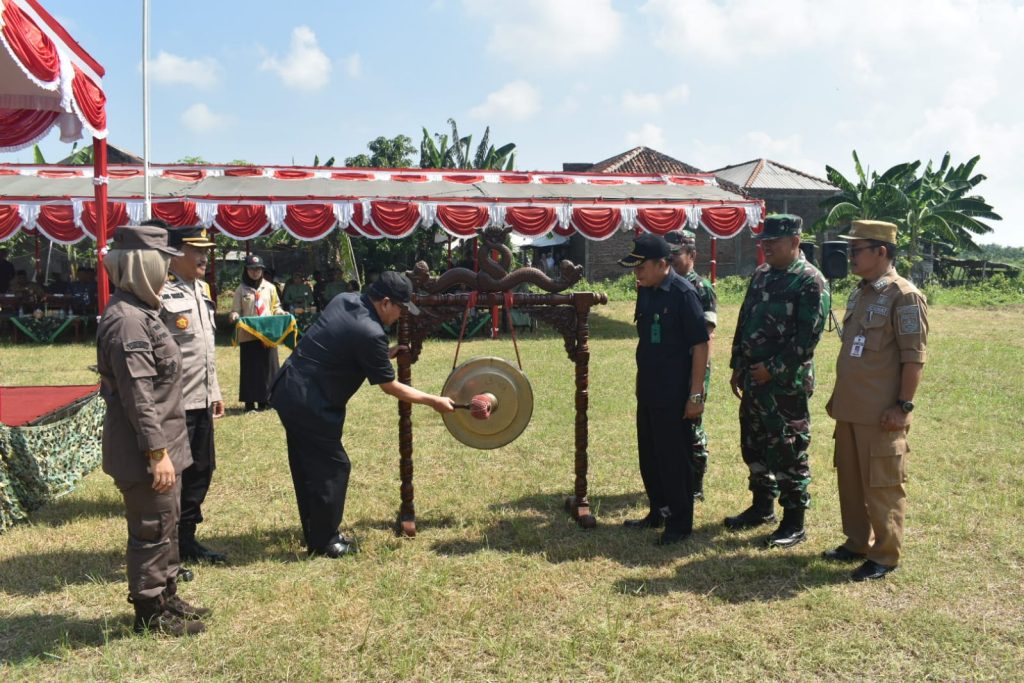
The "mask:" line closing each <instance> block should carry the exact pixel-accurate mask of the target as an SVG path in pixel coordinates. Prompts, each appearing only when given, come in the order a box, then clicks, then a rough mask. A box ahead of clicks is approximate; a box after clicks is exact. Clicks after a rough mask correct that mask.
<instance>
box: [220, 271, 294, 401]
mask: <svg viewBox="0 0 1024 683" xmlns="http://www.w3.org/2000/svg"><path fill="white" fill-rule="evenodd" d="M264 269H265V266H264V263H263V259H262V258H260V257H259V256H257V255H256V254H250V255H249V256H247V257H246V258H245V272H244V273H242V284H241V285H239V287H238V289H236V290H235V299H234V302H233V303H232V304H231V318H230V319H231V322H233V323H234V322H237V321H238V319H239V318H243V317H250V316H264V315H284V309H283V308H281V301H280V299H279V298H278V296H277V287H275V286H274V285H273V284H271V283H270V282H268V281H267V280H266V279H265V278H264V277H263V271H264ZM238 348H239V350H240V355H239V379H238V400H239V401H241V402H242V403H244V404H245V409H246V410H247V411H251V410H266V409H267V397H268V396H269V395H270V383H271V382H272V381H273V379H274V376H275V375H276V374H277V370H278V367H279V366H278V360H277V348H276V347H270V348H268V347H266V346H264V345H263V342H261V341H260V340H258V339H256V338H255V337H253V336H252V335H251V334H249V333H248V332H246V331H245V330H241V329H240V330H238Z"/></svg>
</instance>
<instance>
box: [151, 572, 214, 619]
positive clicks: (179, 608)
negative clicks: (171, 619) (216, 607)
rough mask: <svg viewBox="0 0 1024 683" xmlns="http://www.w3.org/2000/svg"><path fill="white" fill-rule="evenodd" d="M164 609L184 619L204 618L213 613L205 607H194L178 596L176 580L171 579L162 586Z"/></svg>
mask: <svg viewBox="0 0 1024 683" xmlns="http://www.w3.org/2000/svg"><path fill="white" fill-rule="evenodd" d="M163 598H164V609H166V610H167V611H168V612H170V613H171V614H174V615H176V616H179V617H181V618H182V619H185V620H186V621H195V620H197V619H205V618H206V617H208V616H210V614H212V613H213V611H212V610H210V609H208V608H206V607H196V606H195V605H192V604H190V603H187V602H185V601H184V600H182V599H181V598H179V597H178V582H177V581H175V580H174V579H171V580H170V581H168V582H167V588H164V595H163Z"/></svg>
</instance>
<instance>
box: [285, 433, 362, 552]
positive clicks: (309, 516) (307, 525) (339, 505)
mask: <svg viewBox="0 0 1024 683" xmlns="http://www.w3.org/2000/svg"><path fill="white" fill-rule="evenodd" d="M281 422H282V423H283V424H284V431H285V436H286V437H287V439H288V466H289V468H291V471H292V485H293V486H294V487H295V501H296V502H297V503H298V505H299V521H300V522H301V523H302V537H303V539H304V540H305V542H306V547H307V548H308V549H309V550H323V549H324V548H326V547H327V546H328V545H330V544H331V543H333V542H334V541H336V540H338V539H339V537H340V536H339V532H338V528H339V527H340V526H341V518H342V516H343V515H344V513H345V494H346V493H347V492H348V476H349V473H350V472H351V471H352V463H351V462H350V461H349V459H348V455H347V454H346V453H345V448H344V447H343V446H342V444H341V440H340V439H337V438H329V437H324V436H320V435H318V434H314V433H311V432H310V431H309V430H308V429H301V428H299V427H296V426H289V424H288V423H287V422H285V421H284V420H282V421H281Z"/></svg>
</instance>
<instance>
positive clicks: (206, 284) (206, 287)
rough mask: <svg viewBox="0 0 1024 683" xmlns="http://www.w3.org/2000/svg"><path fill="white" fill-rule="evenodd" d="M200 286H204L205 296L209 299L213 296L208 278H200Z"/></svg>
mask: <svg viewBox="0 0 1024 683" xmlns="http://www.w3.org/2000/svg"><path fill="white" fill-rule="evenodd" d="M199 286H200V287H202V288H203V296H205V297H206V298H207V299H212V298H213V293H212V292H211V290H210V283H209V282H207V281H206V280H200V281H199Z"/></svg>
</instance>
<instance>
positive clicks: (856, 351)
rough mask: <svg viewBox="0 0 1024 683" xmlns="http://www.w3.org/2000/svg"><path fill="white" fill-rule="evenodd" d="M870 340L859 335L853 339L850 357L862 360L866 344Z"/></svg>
mask: <svg viewBox="0 0 1024 683" xmlns="http://www.w3.org/2000/svg"><path fill="white" fill-rule="evenodd" d="M867 340H868V339H867V337H865V336H864V335H863V334H858V335H857V336H856V337H854V338H853V346H852V347H850V356H852V357H853V358H860V357H861V356H863V355H864V342H866V341H867Z"/></svg>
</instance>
